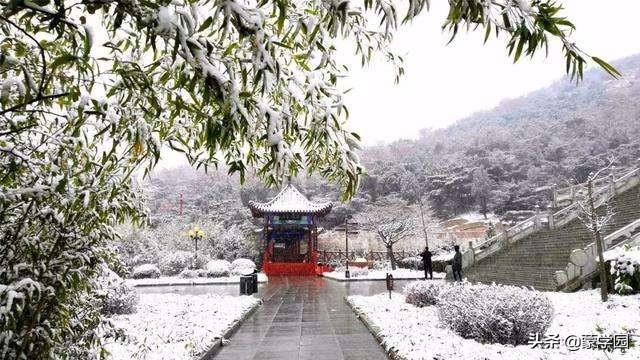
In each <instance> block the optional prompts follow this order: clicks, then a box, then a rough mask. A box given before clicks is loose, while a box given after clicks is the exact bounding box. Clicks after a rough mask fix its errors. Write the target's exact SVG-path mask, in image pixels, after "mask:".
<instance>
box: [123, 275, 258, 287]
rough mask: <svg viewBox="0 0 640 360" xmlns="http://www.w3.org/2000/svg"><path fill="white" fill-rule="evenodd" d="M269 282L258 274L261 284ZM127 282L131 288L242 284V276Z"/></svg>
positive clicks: (129, 280)
mask: <svg viewBox="0 0 640 360" xmlns="http://www.w3.org/2000/svg"><path fill="white" fill-rule="evenodd" d="M267 281H269V278H268V277H267V275H265V274H263V273H259V274H258V282H259V283H266V282H267ZM126 282H127V285H129V286H171V285H215V284H234V283H235V284H238V283H240V276H225V277H217V278H206V277H198V278H190V279H185V278H181V277H178V276H162V277H159V278H156V279H153V278H149V279H127V280H126Z"/></svg>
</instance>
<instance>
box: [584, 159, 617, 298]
mask: <svg viewBox="0 0 640 360" xmlns="http://www.w3.org/2000/svg"><path fill="white" fill-rule="evenodd" d="M608 168H609V167H606V168H603V169H601V170H600V171H598V172H596V173H593V172H592V173H590V174H589V177H588V178H587V183H586V187H587V189H586V190H587V191H586V193H580V196H579V197H578V199H577V205H578V218H579V219H580V221H581V222H582V223H583V224H584V226H585V227H586V228H587V230H589V232H590V233H591V236H592V238H593V240H594V241H595V243H596V250H597V251H598V269H599V273H600V297H601V298H602V301H603V302H604V301H607V298H608V292H609V277H608V275H607V269H606V267H605V262H604V254H603V253H604V244H603V242H602V229H603V228H604V227H605V226H606V225H607V224H608V223H609V222H610V221H611V218H612V217H613V215H614V212H613V211H612V209H611V208H610V206H609V204H608V203H607V202H605V204H603V205H604V211H600V212H598V211H597V209H596V206H597V205H596V199H595V194H594V189H593V182H594V180H595V179H597V178H598V177H599V176H600V174H601V173H602V172H603V171H605V170H607V169H608Z"/></svg>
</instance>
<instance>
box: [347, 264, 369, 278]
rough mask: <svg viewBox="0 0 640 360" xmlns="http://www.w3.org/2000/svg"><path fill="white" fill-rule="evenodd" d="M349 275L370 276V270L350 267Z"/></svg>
mask: <svg viewBox="0 0 640 360" xmlns="http://www.w3.org/2000/svg"><path fill="white" fill-rule="evenodd" d="M349 273H350V275H351V276H352V277H360V276H367V275H369V269H368V268H366V267H359V266H350V267H349Z"/></svg>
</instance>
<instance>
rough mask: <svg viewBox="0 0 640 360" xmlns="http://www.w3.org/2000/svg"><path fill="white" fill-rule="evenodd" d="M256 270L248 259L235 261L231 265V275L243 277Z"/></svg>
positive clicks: (254, 265)
mask: <svg viewBox="0 0 640 360" xmlns="http://www.w3.org/2000/svg"><path fill="white" fill-rule="evenodd" d="M255 269H256V264H255V263H254V262H253V261H251V260H249V259H242V258H241V259H235V260H233V262H232V263H231V274H233V275H243V274H248V273H252V272H253V271H254V270H255Z"/></svg>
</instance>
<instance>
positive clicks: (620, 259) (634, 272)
mask: <svg viewBox="0 0 640 360" xmlns="http://www.w3.org/2000/svg"><path fill="white" fill-rule="evenodd" d="M611 275H612V276H613V280H614V290H615V292H616V293H618V294H621V295H627V294H631V293H634V292H637V291H640V250H628V249H627V251H625V252H623V253H621V254H619V255H618V256H617V257H616V258H615V259H613V260H611Z"/></svg>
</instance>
